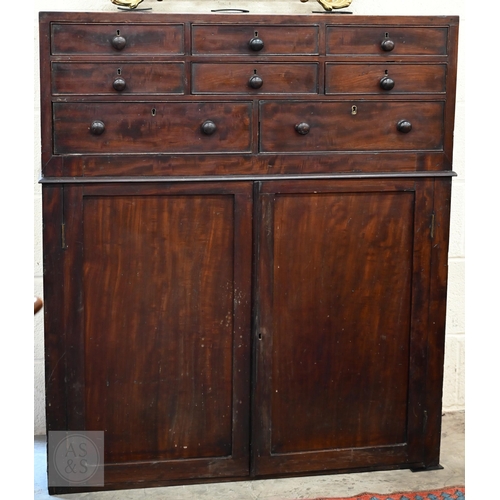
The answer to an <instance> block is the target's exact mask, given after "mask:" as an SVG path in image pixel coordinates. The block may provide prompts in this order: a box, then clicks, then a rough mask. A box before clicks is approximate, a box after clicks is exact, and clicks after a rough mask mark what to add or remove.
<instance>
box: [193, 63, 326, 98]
mask: <svg viewBox="0 0 500 500" xmlns="http://www.w3.org/2000/svg"><path fill="white" fill-rule="evenodd" d="M192 71H193V78H192V82H193V93H195V94H209V93H210V94H255V93H257V94H268V93H287V94H316V93H317V92H318V65H317V64H315V63H311V64H305V63H304V64H301V63H292V64H283V63H278V64H216V63H214V64H210V63H207V64H205V63H199V64H193V65H192Z"/></svg>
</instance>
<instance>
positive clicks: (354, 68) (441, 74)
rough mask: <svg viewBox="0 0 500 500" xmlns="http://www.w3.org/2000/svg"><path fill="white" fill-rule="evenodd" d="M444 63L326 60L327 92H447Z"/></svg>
mask: <svg viewBox="0 0 500 500" xmlns="http://www.w3.org/2000/svg"><path fill="white" fill-rule="evenodd" d="M445 91H446V65H444V64H430V65H424V64H379V63H377V64H341V63H338V64H337V63H327V64H326V68H325V92H326V93H327V94H406V93H408V94H410V93H444V92H445Z"/></svg>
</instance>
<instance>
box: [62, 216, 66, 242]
mask: <svg viewBox="0 0 500 500" xmlns="http://www.w3.org/2000/svg"><path fill="white" fill-rule="evenodd" d="M61 248H66V226H65V224H64V222H62V223H61Z"/></svg>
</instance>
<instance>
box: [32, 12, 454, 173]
mask: <svg viewBox="0 0 500 500" xmlns="http://www.w3.org/2000/svg"><path fill="white" fill-rule="evenodd" d="M457 40H458V17H456V16H355V15H344V16H340V15H329V14H309V15H256V14H251V13H250V14H196V13H195V14H170V13H168V14H167V13H161V12H159V13H150V12H99V13H76V12H61V13H57V12H42V13H40V50H41V99H42V103H41V110H42V113H41V114H42V146H43V166H42V171H43V175H44V177H47V178H55V177H58V178H62V177H71V178H78V177H89V176H90V177H94V176H95V177H102V176H107V177H115V176H138V175H139V176H186V175H188V176H207V175H213V176H220V175H224V176H232V175H250V176H254V178H257V177H260V176H265V177H268V176H269V175H283V174H287V175H295V174H298V173H300V174H333V173H354V172H372V173H373V172H382V171H383V172H395V171H399V172H416V171H423V172H428V171H434V172H445V171H448V172H449V171H451V168H452V166H451V165H452V161H451V158H452V148H453V122H454V101H455V86H456V62H457ZM374 154H376V155H377V161H374V158H375V157H374V156H373V155H374ZM237 155H239V156H237ZM241 155H245V159H244V161H243V160H242V157H241ZM381 155H382V156H381ZM194 156H196V161H193V157H194ZM313 158H314V159H313Z"/></svg>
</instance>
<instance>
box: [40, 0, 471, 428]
mask: <svg viewBox="0 0 500 500" xmlns="http://www.w3.org/2000/svg"><path fill="white" fill-rule="evenodd" d="M314 1H315V0H309V2H308V3H301V2H300V1H299V0H288V1H283V0H279V1H275V0H267V1H265V2H260V1H259V0H218V1H215V0H214V1H213V2H211V1H210V0H198V1H196V2H191V1H173V0H166V1H164V2H162V3H161V4H157V2H156V1H155V0H145V1H144V3H143V6H147V7H153V9H154V8H157V6H159V5H161V8H162V10H166V9H169V10H171V11H184V12H193V11H195V10H196V11H198V12H209V11H210V9H212V8H216V6H218V7H220V6H223V7H228V6H231V7H239V8H242V7H245V8H248V7H249V8H250V10H252V9H253V8H257V6H260V7H259V10H265V11H267V12H270V13H280V12H287V13H291V12H298V13H301V12H302V13H308V12H310V11H311V10H317V8H316V7H314V5H315V4H314ZM167 2H168V3H167ZM34 5H35V12H34V42H35V56H36V57H35V161H34V165H35V171H34V181H35V182H34V207H35V214H34V220H35V240H34V241H35V245H34V249H35V253H34V257H35V264H34V271H35V280H34V281H35V285H34V290H35V295H38V296H41V295H42V250H41V249H42V245H41V190H40V186H39V185H38V182H37V181H38V179H39V177H40V159H39V157H38V153H39V151H40V132H39V126H40V125H39V113H40V107H39V93H38V85H37V83H38V57H37V56H38V26H37V23H38V12H39V11H68V10H71V11H81V10H82V9H83V8H85V10H86V11H102V10H113V11H114V10H115V7H114V6H113V5H112V4H111V2H110V1H109V0H86V1H85V2H82V1H81V0H35V2H34ZM318 7H319V5H318ZM349 10H352V11H353V12H354V13H355V14H390V15H429V14H441V15H459V16H460V18H461V19H460V22H461V27H460V33H461V43H460V44H459V47H460V50H459V77H458V93H457V115H456V126H455V152H454V160H455V163H454V170H455V171H456V172H457V174H458V176H457V177H456V178H455V179H454V180H453V198H452V220H451V242H450V254H449V293H448V315H447V329H446V332H447V333H446V364H445V381H444V397H443V405H444V410H445V411H453V410H463V409H464V408H465V394H464V392H465V391H464V385H465V384H464V382H465V376H464V366H465V363H464V349H465V312H464V307H465V235H464V226H465V223H464V220H465V151H464V149H465V148H464V143H465V137H464V134H465V131H464V129H465V109H464V108H465V92H464V89H465V84H464V80H465V78H464V76H465V68H464V50H463V47H464V43H463V40H464V31H465V25H466V19H465V6H464V2H463V1H457V0H383V1H382V0H353V3H352V4H351V7H350V8H349ZM34 354H35V365H34V373H35V376H34V379H35V402H34V405H35V421H34V424H35V429H34V431H35V435H36V434H43V433H45V419H44V389H43V387H44V382H43V378H44V374H43V325H42V315H41V314H38V315H37V316H36V317H35V348H34Z"/></svg>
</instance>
